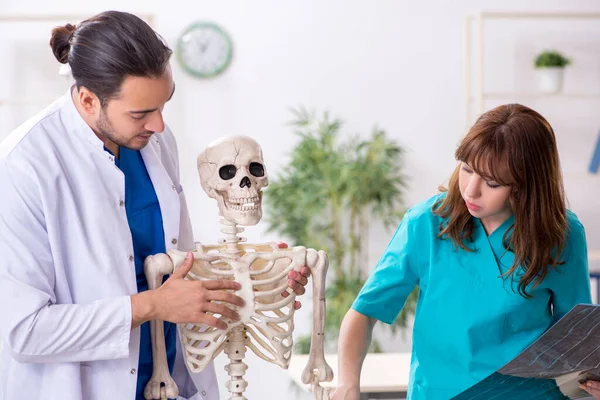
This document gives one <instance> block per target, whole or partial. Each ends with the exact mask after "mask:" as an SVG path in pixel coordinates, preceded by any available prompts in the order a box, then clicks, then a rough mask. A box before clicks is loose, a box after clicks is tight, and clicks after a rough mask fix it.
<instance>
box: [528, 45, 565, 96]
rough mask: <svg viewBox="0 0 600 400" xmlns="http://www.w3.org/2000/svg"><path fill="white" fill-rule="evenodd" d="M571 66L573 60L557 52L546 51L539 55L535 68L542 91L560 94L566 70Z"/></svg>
mask: <svg viewBox="0 0 600 400" xmlns="http://www.w3.org/2000/svg"><path fill="white" fill-rule="evenodd" d="M569 64H571V60H569V59H568V58H566V57H565V56H564V55H562V54H561V53H560V52H558V51H556V50H545V51H543V52H541V53H540V54H538V55H537V57H536V58H535V62H534V66H535V68H536V72H537V80H538V86H539V88H540V90H541V91H542V92H544V93H558V92H560V91H561V90H562V84H563V76H564V69H565V67H566V66H567V65H569Z"/></svg>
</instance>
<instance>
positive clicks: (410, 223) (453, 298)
mask: <svg viewBox="0 0 600 400" xmlns="http://www.w3.org/2000/svg"><path fill="white" fill-rule="evenodd" d="M443 196H445V194H443V193H442V194H438V195H436V196H433V197H431V198H430V199H428V200H426V201H424V202H422V203H419V204H417V205H416V206H414V207H412V208H411V209H410V210H409V211H408V212H407V213H406V214H405V216H404V218H403V219H402V222H401V223H400V226H399V227H398V229H397V230H396V232H395V234H394V236H393V237H392V240H391V241H390V243H389V244H388V247H387V249H386V250H385V252H384V254H383V256H382V257H381V259H380V260H379V262H378V264H377V266H376V267H375V269H374V271H373V272H372V273H371V275H370V276H369V278H368V279H367V281H366V283H365V285H364V286H363V288H362V289H361V291H360V293H359V295H358V297H357V298H356V300H355V301H354V304H353V305H352V308H353V309H354V310H356V311H358V312H359V313H361V314H363V315H366V316H368V317H371V318H375V319H377V320H380V321H383V322H385V323H387V324H392V323H393V322H394V320H395V319H396V317H397V316H398V314H399V313H400V311H401V309H402V307H403V306H404V303H405V301H406V298H407V297H408V295H409V294H410V293H411V291H412V290H413V289H414V288H415V286H417V285H418V286H419V289H420V291H419V297H418V302H417V309H416V313H415V320H414V326H413V337H412V340H413V346H412V360H411V368H410V380H409V382H410V384H409V392H408V399H413V400H416V399H427V400H435V399H444V400H446V399H450V398H451V397H453V396H455V395H457V394H459V393H460V392H462V391H463V390H466V389H467V388H469V387H470V386H472V385H474V384H476V383H477V382H479V381H481V380H482V379H484V378H486V377H487V376H489V375H491V374H492V373H494V372H495V371H496V370H497V369H499V368H500V367H502V366H503V365H504V364H506V363H507V362H508V361H510V360H511V359H512V358H514V357H515V356H517V355H518V354H519V353H520V352H521V351H522V350H524V349H525V348H526V347H527V346H528V345H530V344H531V343H532V342H533V341H535V340H536V339H537V338H538V337H539V336H540V335H542V334H543V333H544V331H546V329H548V328H549V327H550V326H551V325H552V324H553V323H554V322H556V321H557V320H558V319H559V318H561V317H562V316H563V315H564V314H566V313H567V312H568V311H569V310H570V309H571V308H573V307H574V306H575V305H576V304H580V303H587V304H589V303H591V292H590V281H589V274H588V265H587V247H586V239H585V231H584V228H583V226H582V225H581V223H580V222H579V220H578V219H577V216H576V215H575V214H574V213H572V212H570V211H567V219H568V225H569V231H568V233H567V241H566V244H565V249H564V253H563V257H562V259H563V260H564V261H565V263H564V264H563V265H560V266H559V267H558V269H553V270H551V271H550V272H549V273H548V275H547V276H546V278H545V279H544V281H543V282H542V283H541V284H540V285H538V286H537V287H536V288H535V289H531V287H529V288H528V293H530V294H531V295H533V296H534V297H533V298H531V299H526V298H524V297H522V296H521V295H519V294H518V291H517V283H518V279H519V276H520V275H519V276H515V277H514V278H513V279H510V278H508V277H504V278H503V277H501V276H500V275H502V274H503V273H504V272H506V271H507V270H508V269H510V267H511V266H512V263H513V260H514V255H513V253H512V252H509V251H506V250H505V249H504V246H503V244H502V237H503V236H504V234H505V233H506V231H507V230H508V229H509V228H510V227H511V226H512V225H513V223H514V217H510V218H509V219H508V220H507V221H505V222H504V223H503V224H502V225H501V226H500V227H499V228H498V229H496V230H495V231H494V232H492V234H491V235H489V236H488V235H487V234H486V232H485V230H484V229H483V225H482V224H481V221H480V220H479V219H477V218H476V219H475V221H474V222H475V225H474V226H475V228H474V231H473V237H472V239H473V242H472V243H470V242H467V246H468V247H469V248H471V249H474V250H475V251H473V252H468V251H465V250H462V249H460V247H457V248H455V246H454V245H453V243H452V241H451V240H450V239H446V240H442V239H438V238H437V237H436V236H437V234H438V233H439V227H440V225H441V224H442V223H443V222H444V220H443V219H442V218H441V217H439V216H436V215H434V214H433V212H432V207H433V205H434V204H435V203H436V202H437V201H439V200H441V199H442V198H443Z"/></svg>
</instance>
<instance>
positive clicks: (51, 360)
mask: <svg viewBox="0 0 600 400" xmlns="http://www.w3.org/2000/svg"><path fill="white" fill-rule="evenodd" d="M50 44H51V47H52V50H53V52H54V55H55V56H56V58H57V59H58V60H59V61H60V62H62V63H67V62H68V64H69V66H70V68H71V71H72V74H73V77H74V79H75V82H76V85H75V86H74V87H73V88H72V89H71V90H69V92H68V93H66V94H65V95H64V96H63V97H61V98H60V99H58V100H57V101H56V102H55V103H54V104H52V105H50V106H49V107H48V108H47V109H46V110H44V111H43V112H41V113H40V114H39V115H37V116H35V117H34V118H32V119H31V120H29V121H28V122H26V123H25V124H24V125H22V126H21V127H19V128H18V129H17V130H16V131H14V132H13V133H12V134H11V135H10V136H9V137H8V138H7V139H6V140H5V141H4V142H3V143H2V144H1V145H0V302H1V305H0V337H2V339H3V341H4V348H3V350H2V355H1V359H0V400H16V399H26V400H35V399H43V400H109V399H110V400H117V399H123V400H132V399H136V400H139V399H143V388H144V386H145V383H146V382H147V381H148V379H149V377H150V375H151V373H152V360H151V354H150V351H149V349H150V338H149V330H148V328H147V326H148V321H149V320H152V319H160V320H165V321H168V322H165V326H166V329H165V341H166V343H167V354H168V361H169V368H170V370H171V372H172V375H173V377H174V379H175V381H176V383H177V385H178V387H179V391H180V395H179V397H178V399H194V400H200V399H204V400H217V399H218V389H217V383H216V379H215V373H214V368H213V367H212V365H211V366H210V367H209V368H207V369H206V370H205V371H204V372H202V373H200V374H190V373H188V371H187V369H186V367H185V364H184V362H183V359H182V354H181V348H180V344H179V341H178V339H177V338H176V336H177V335H176V334H175V332H176V330H175V329H174V324H175V323H179V322H194V323H203V324H206V325H211V326H215V327H217V328H225V327H226V325H225V324H224V322H222V321H220V320H217V319H216V318H214V317H212V316H210V314H207V312H212V313H218V314H222V315H224V316H226V317H229V318H232V319H234V320H235V319H238V318H239V316H238V315H237V313H235V312H234V311H233V310H232V309H231V308H229V307H226V306H227V305H242V302H243V300H242V299H241V298H239V297H237V296H235V295H233V294H232V293H231V292H228V291H226V290H227V289H237V288H239V286H238V284H237V283H235V282H231V281H215V282H208V283H203V282H192V281H185V280H183V276H184V275H185V273H186V272H187V270H189V268H190V266H191V260H189V259H188V260H187V261H186V264H185V265H184V267H182V268H181V269H180V270H179V271H178V272H177V273H175V274H173V275H172V276H171V277H170V278H168V279H167V280H166V281H165V283H164V284H163V285H162V286H161V287H160V288H159V289H157V290H147V289H148V286H147V282H146V280H145V277H144V276H143V260H144V258H145V257H146V256H148V255H150V254H154V253H158V252H165V251H166V250H168V249H172V248H177V249H180V250H184V251H189V250H191V249H192V247H193V237H192V229H191V224H190V220H189V216H188V210H187V206H186V202H185V195H184V192H183V189H182V187H181V185H180V182H179V162H178V154H177V146H176V143H175V139H174V137H173V134H172V133H171V131H170V130H169V128H168V127H167V126H166V125H165V123H164V122H163V118H162V110H163V107H164V106H165V103H167V102H168V101H169V99H170V98H171V96H172V95H173V92H174V90H175V84H174V82H173V79H172V76H171V70H170V67H169V59H170V56H171V50H170V49H169V48H168V47H167V46H166V45H165V44H164V43H163V42H162V41H161V40H160V38H159V37H158V36H157V35H156V34H155V32H154V31H153V30H152V29H151V28H150V27H149V26H148V25H147V24H146V23H144V22H143V21H142V20H141V19H139V18H137V17H135V16H133V15H131V14H127V13H121V12H106V13H102V14H100V15H98V16H96V17H93V18H90V19H89V20H86V21H84V22H82V23H81V24H80V25H79V26H77V27H75V26H72V25H66V26H64V27H58V28H56V29H55V30H54V31H53V34H52V39H51V41H50ZM303 274H304V275H301V274H293V275H291V276H290V278H291V280H290V286H291V287H293V288H294V290H295V291H296V293H298V294H302V293H303V292H304V287H303V286H304V285H305V284H306V277H307V276H308V275H309V271H308V269H307V268H305V270H304V271H303ZM214 300H219V301H220V302H221V303H220V304H215V303H214V302H213V301H214Z"/></svg>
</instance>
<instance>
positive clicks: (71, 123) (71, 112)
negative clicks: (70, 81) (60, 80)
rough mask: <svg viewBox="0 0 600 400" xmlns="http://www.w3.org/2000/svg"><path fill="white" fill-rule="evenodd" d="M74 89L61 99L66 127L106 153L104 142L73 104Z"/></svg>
mask: <svg viewBox="0 0 600 400" xmlns="http://www.w3.org/2000/svg"><path fill="white" fill-rule="evenodd" d="M72 89H73V87H71V88H70V89H69V90H67V93H65V95H64V96H63V98H62V99H61V101H62V102H63V105H62V107H61V111H62V117H63V118H64V119H65V120H66V121H65V124H64V126H66V127H69V128H68V129H69V130H71V131H72V132H73V133H75V134H77V135H78V136H80V137H81V138H83V139H85V140H87V141H88V142H90V143H91V144H92V145H93V146H94V147H95V148H97V149H99V150H102V151H104V143H103V142H102V140H100V138H99V137H98V136H96V134H95V133H94V131H93V130H92V128H90V126H89V125H88V124H87V123H86V122H85V121H84V120H83V118H82V117H81V115H79V111H77V108H75V103H73V98H72V97H71V90H72Z"/></svg>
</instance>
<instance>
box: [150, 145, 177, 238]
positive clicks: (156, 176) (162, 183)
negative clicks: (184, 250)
mask: <svg viewBox="0 0 600 400" xmlns="http://www.w3.org/2000/svg"><path fill="white" fill-rule="evenodd" d="M141 154H142V158H143V159H144V164H145V165H146V169H147V170H148V175H150V180H151V181H152V185H153V186H154V191H155V192H156V196H157V197H158V203H159V204H160V211H161V213H162V220H163V229H164V234H165V244H166V247H167V249H170V248H173V247H176V246H175V244H176V243H177V242H176V241H175V242H174V243H173V240H174V239H175V238H177V237H178V236H179V234H178V233H179V215H180V214H179V208H180V204H179V196H178V194H177V190H175V184H174V183H173V181H172V180H171V178H170V177H169V174H168V173H167V171H166V170H165V168H164V166H163V164H162V162H161V149H160V144H159V142H158V139H152V140H150V143H148V145H147V146H146V147H144V148H143V149H142V150H141Z"/></svg>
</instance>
